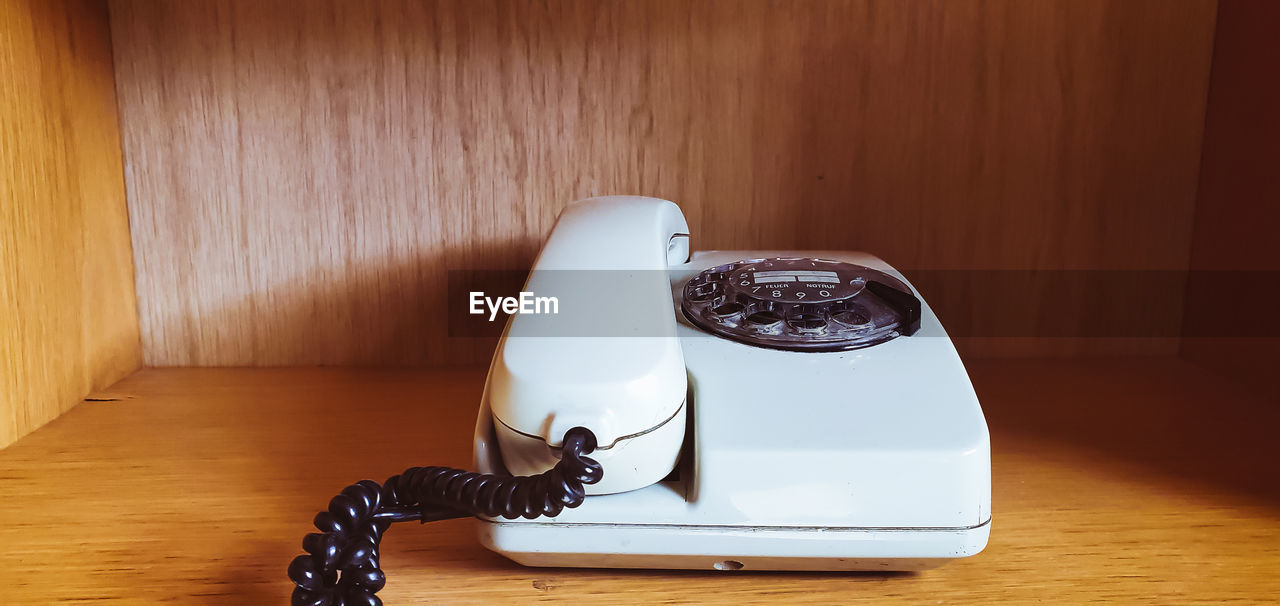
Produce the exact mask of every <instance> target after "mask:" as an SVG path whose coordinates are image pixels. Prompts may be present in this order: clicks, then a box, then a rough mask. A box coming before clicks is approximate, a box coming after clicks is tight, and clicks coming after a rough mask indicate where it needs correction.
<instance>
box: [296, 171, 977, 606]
mask: <svg viewBox="0 0 1280 606" xmlns="http://www.w3.org/2000/svg"><path fill="white" fill-rule="evenodd" d="M523 292H527V293H528V294H529V295H530V297H537V298H538V299H539V300H540V301H548V302H550V301H555V302H556V303H557V305H555V306H554V308H553V309H554V311H550V310H549V309H543V310H541V311H542V313H537V312H538V310H537V309H536V308H535V309H534V312H535V313H513V314H512V315H511V316H510V318H509V320H508V322H507V325H506V328H505V331H504V333H503V336H502V339H501V341H500V343H499V345H498V348H497V351H496V353H495V354H494V357H493V361H492V364H491V366H490V370H489V378H488V381H487V383H486V386H485V391H484V396H483V398H482V402H481V406H480V412H479V415H478V418H477V423H476V433H475V448H474V453H475V466H476V468H477V469H478V471H474V472H473V471H464V470H459V469H452V468H446V467H414V468H410V469H407V470H405V472H403V473H401V474H399V475H396V476H393V477H391V478H390V479H388V480H387V481H386V482H384V483H382V484H378V483H376V482H373V481H370V480H364V481H361V482H358V483H356V484H353V485H351V486H349V487H347V488H346V489H345V490H343V491H342V493H341V494H339V495H338V496H336V497H334V498H333V500H331V501H330V503H329V507H328V509H327V510H326V511H322V512H320V513H319V514H317V516H316V518H315V521H314V522H315V526H316V527H317V528H318V529H319V531H320V532H317V533H312V534H309V535H307V537H306V538H305V539H304V541H303V548H304V550H305V551H306V552H307V553H306V554H304V555H300V556H298V557H297V558H295V559H294V561H293V562H292V563H291V564H290V566H289V576H290V578H291V579H292V580H293V582H294V583H295V585H296V589H295V590H294V594H293V603H294V604H348V605H350V604H380V603H381V601H380V600H379V599H378V598H377V596H376V595H375V593H376V592H377V591H378V589H380V588H381V587H382V586H383V584H384V583H385V581H386V578H385V575H384V574H383V572H382V570H381V569H380V563H379V557H378V544H379V542H380V540H381V538H382V534H383V533H384V532H385V531H386V529H387V528H388V527H389V526H390V525H391V524H392V523H394V522H399V521H407V520H420V521H432V520H440V519H447V518H456V517H475V518H476V519H477V528H478V533H479V539H480V541H481V542H482V543H483V544H484V545H485V546H486V547H488V548H490V549H493V550H494V551H497V552H499V553H502V554H503V555H505V556H507V557H509V558H511V559H513V560H515V561H517V562H519V563H521V564H526V565H531V566H583V567H619V568H667V569H671V568H683V569H715V570H832V571H846V570H880V571H886V570H921V569H925V568H930V567H933V566H937V565H940V564H942V563H944V562H946V561H949V560H952V559H956V558H960V557H966V556H970V555H973V554H976V553H978V552H979V551H981V550H982V549H983V548H984V547H985V546H986V543H987V538H988V534H989V531H990V522H991V471H990V439H989V436H988V432H987V426H986V421H985V419H984V417H983V414H982V409H981V407H980V406H979V404H978V399H977V397H976V395H975V394H974V391H973V387H972V385H971V384H970V381H969V377H968V374H967V373H966V372H965V369H964V366H963V364H962V363H961V361H960V358H959V356H958V354H957V353H956V350H955V347H954V346H953V345H952V343H951V340H950V339H949V338H948V337H947V333H946V332H945V331H944V330H943V328H942V326H941V325H940V324H939V322H938V319H937V317H936V316H934V314H933V312H932V311H931V310H930V309H929V307H928V306H927V305H926V304H925V303H924V301H923V300H921V298H920V295H919V294H918V293H917V292H916V291H915V290H914V289H913V288H912V287H911V285H910V284H909V283H908V282H907V280H906V279H905V278H904V277H903V276H901V275H900V274H899V273H898V272H897V271H895V270H894V269H893V268H892V267H890V266H889V265H888V264H886V263H885V262H883V261H881V260H880V259H878V258H876V257H873V256H870V255H867V254H864V253H853V252H825V251H824V252H792V251H752V252H742V251H706V252H695V253H693V254H692V255H691V254H690V243H689V229H688V226H687V224H686V223H685V219H684V216H683V215H682V213H681V212H680V209H679V207H677V206H676V205H675V204H673V203H671V202H668V201H665V200H658V199H654V198H644V197H636V196H609V197H601V198H591V199H587V200H583V201H580V202H577V203H574V204H572V205H570V206H569V207H568V208H567V209H566V210H565V211H564V212H563V213H562V214H561V216H560V218H559V220H558V222H557V223H556V226H555V228H554V230H553V231H552V233H551V236H550V238H549V239H548V240H547V242H546V245H545V246H544V247H543V249H542V252H541V253H540V254H539V256H538V259H537V261H536V262H535V264H534V267H533V271H532V272H531V273H530V276H529V279H528V281H527V282H526V284H525V288H524V291H523ZM548 308H551V306H548Z"/></svg>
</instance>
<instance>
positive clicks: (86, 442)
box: [0, 359, 1280, 604]
mask: <svg viewBox="0 0 1280 606" xmlns="http://www.w3.org/2000/svg"><path fill="white" fill-rule="evenodd" d="M970 369H971V373H972V375H973V378H974V382H975V384H976V385H977V388H978V393H979V396H980V397H981V399H982V401H983V405H984V407H985V409H986V411H987V415H988V418H989V422H990V425H991V430H992V441H993V450H994V455H993V461H992V466H993V474H994V500H995V502H994V510H995V519H994V526H993V529H992V538H991V543H990V545H989V546H988V547H987V550H986V551H985V552H983V553H982V554H981V555H979V556H977V557H974V558H970V559H968V560H965V561H962V562H957V563H954V564H950V565H948V566H945V567H943V568H941V569H938V570H934V571H929V572H925V573H920V574H808V573H805V574H783V573H749V572H745V573H743V572H739V573H716V572H711V571H708V572H664V571H617V570H577V569H535V568H524V567H521V566H519V565H516V564H514V563H511V562H509V561H507V560H505V559H503V558H502V557H500V556H498V555H495V554H492V553H490V552H488V551H486V550H485V549H484V548H482V547H481V546H480V545H479V544H478V543H477V542H476V540H475V539H474V537H473V531H472V527H471V526H472V522H470V521H468V520H455V521H450V522H443V523H439V524H435V525H432V526H430V527H429V528H422V527H418V526H414V525H404V526H402V527H396V528H393V529H392V531H391V533H390V534H389V535H388V538H387V540H386V541H384V543H383V545H384V558H383V563H384V565H385V568H386V569H387V572H388V575H389V577H390V581H389V583H388V586H387V588H386V589H385V590H383V592H382V594H381V595H382V596H383V597H384V599H385V600H386V601H387V603H389V604H406V603H420V602H423V601H424V600H427V599H431V598H435V599H436V600H438V602H439V603H458V602H468V601H470V602H476V603H491V602H493V601H495V600H508V601H517V600H518V601H522V602H529V601H535V600H549V601H561V600H566V601H567V600H583V601H588V600H589V601H594V602H601V603H620V602H628V603H635V602H661V601H680V602H685V601H690V602H722V603H747V602H752V601H768V602H776V601H778V600H779V599H785V600H787V601H796V602H813V603H833V602H837V601H838V602H843V603H848V602H858V601H867V602H876V603H883V602H892V601H904V602H920V601H923V600H930V601H942V602H951V601H964V602H978V601H984V602H985V601H993V600H1011V601H1018V602H1030V601H1049V602H1055V601H1066V602H1074V603H1078V602H1083V601H1085V600H1089V599H1112V600H1117V601H1122V602H1123V601H1132V600H1136V599H1154V600H1157V601H1160V602H1179V603H1183V602H1188V601H1215V602H1216V601H1226V600H1229V599H1244V600H1263V599H1267V598H1266V596H1272V597H1274V596H1276V595H1280V524H1277V518H1280V472H1277V469H1276V467H1275V465H1274V464H1275V462H1276V461H1277V460H1278V459H1280V457H1277V454H1280V447H1277V441H1276V440H1275V439H1274V435H1273V434H1274V432H1275V430H1276V428H1277V427H1280V423H1278V421H1280V407H1278V406H1276V405H1275V402H1272V401H1268V400H1264V399H1261V398H1258V397H1256V396H1254V395H1251V394H1250V393H1248V392H1245V391H1242V390H1240V389H1239V388H1237V387H1235V386H1234V385H1233V384H1231V383H1228V382H1225V381H1223V380H1222V379H1220V378H1218V377H1217V376H1215V375H1213V374H1211V373H1208V372H1206V371H1203V370H1200V369H1199V368H1197V367H1195V366H1192V365H1190V364H1188V363H1186V362H1182V361H1179V360H1175V359H1110V360H985V361H977V362H974V363H971V364H970ZM483 380H484V373H483V370H482V369H470V368H468V369H454V370H354V369H339V368H326V369H261V370H246V369H149V370H142V371H140V372H138V373H136V374H134V375H133V376H131V377H129V378H127V379H125V380H124V381H122V382H120V383H118V384H117V385H115V386H114V387H112V388H111V389H110V390H109V393H103V394H97V395H95V396H92V397H91V399H90V400H88V401H85V402H83V403H81V404H80V405H79V406H77V407H76V408H74V409H73V410H72V411H70V412H69V413H68V414H66V415H64V416H62V417H61V418H59V419H57V420H55V421H54V422H52V423H51V424H49V425H48V426H46V427H44V428H42V429H40V430H38V431H36V432H35V433H33V434H31V435H29V436H27V437H26V438H23V439H22V440H20V441H19V442H18V443H17V444H15V445H13V446H11V447H10V448H8V449H6V450H4V451H0V494H3V495H4V498H3V499H0V524H2V526H0V543H2V544H3V545H4V546H5V548H4V549H3V550H0V586H3V587H4V588H5V589H4V590H3V597H4V600H3V601H6V602H10V603H47V602H52V601H55V600H88V599H119V598H135V599H139V600H145V601H148V602H154V601H158V600H162V599H176V600H178V601H182V602H209V601H213V602H220V603H254V604H266V603H278V604H279V603H285V600H286V596H287V595H288V594H289V591H290V586H289V582H288V580H287V579H286V578H285V575H284V571H285V567H286V565H287V564H288V562H289V560H290V559H291V558H292V557H293V556H294V555H296V554H297V553H299V551H300V548H299V542H300V540H301V538H302V536H303V534H304V533H306V532H308V531H309V526H308V521H309V520H310V518H311V516H312V515H313V514H314V513H315V511H316V510H317V509H318V508H320V507H322V506H323V505H324V504H325V502H326V501H327V499H328V498H329V497H330V496H331V495H332V494H334V493H335V492H337V491H338V490H340V489H341V488H342V487H343V486H344V485H346V484H347V483H349V482H350V481H352V480H355V479H359V478H363V477H372V478H376V479H379V480H381V479H384V478H386V477H387V476H389V475H391V474H393V473H397V472H399V471H400V470H401V469H403V468H404V467H406V466H409V465H412V464H423V463H430V464H449V465H464V466H465V465H467V464H468V462H469V460H470V453H469V450H470V436H471V426H472V422H473V418H474V414H475V409H476V405H477V401H478V398H479V395H480V389H481V386H482V384H483Z"/></svg>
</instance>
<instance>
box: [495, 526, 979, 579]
mask: <svg viewBox="0 0 1280 606" xmlns="http://www.w3.org/2000/svg"><path fill="white" fill-rule="evenodd" d="M477 524H478V526H479V536H480V541H481V543H483V544H484V545H485V547H488V548H489V549H492V550H494V551H496V552H498V553H501V554H502V555H504V556H506V557H508V558H510V559H512V560H514V561H516V562H517V563H520V564H523V565H525V566H539V567H574V568H648V569H681V570H777V571H787V570H790V571H849V572H852V571H880V572H889V571H917V570H928V569H930V568H936V567H938V566H941V565H943V564H945V563H947V562H950V561H951V560H953V559H956V558H960V557H965V556H969V555H974V554H976V553H978V552H979V551H981V550H982V548H983V546H985V545H986V543H987V537H988V534H989V533H990V531H991V523H990V520H988V521H987V523H984V524H982V525H980V526H976V527H973V528H966V529H833V528H793V529H778V528H750V527H732V526H729V527H720V528H717V527H711V526H701V527H693V526H681V525H670V526H652V525H639V524H613V525H610V524H560V523H555V522H547V523H541V522H527V521H521V522H499V521H492V520H486V519H481V520H479V521H478V522H477ZM548 549H554V551H548ZM842 553H843V554H848V553H857V554H858V557H842V556H841V555H840V554H842ZM941 554H945V555H941Z"/></svg>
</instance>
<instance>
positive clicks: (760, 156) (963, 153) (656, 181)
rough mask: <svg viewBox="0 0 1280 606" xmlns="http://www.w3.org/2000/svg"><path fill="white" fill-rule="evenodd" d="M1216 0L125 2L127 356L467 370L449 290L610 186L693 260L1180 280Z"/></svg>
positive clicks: (984, 298)
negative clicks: (1169, 273) (134, 321)
mask: <svg viewBox="0 0 1280 606" xmlns="http://www.w3.org/2000/svg"><path fill="white" fill-rule="evenodd" d="M1215 6H1216V5H1215V3H1214V2H1213V1H1211V0H1199V1H1197V0H1181V1H1179V2H1172V3H1171V2H1165V1H1164V0H1143V1H1139V0H1114V1H1082V0H1044V1H1038V2H1020V1H1017V0H1005V1H995V2H977V1H950V2H941V1H935V2H892V1H886V2H862V1H841V2H825V1H816V0H815V1H809V2H800V1H796V2H773V3H766V2H693V3H688V2H683V1H669V2H628V3H621V2H609V3H604V2H590V1H583V2H549V3H532V2H461V1H459V2H438V3H418V2H380V3H373V2H369V3H364V2H340V1H337V0H324V1H317V2H307V3H298V2H262V1H258V0H252V1H243V2H230V1H190V2H164V1H142V0H132V1H131V0H120V1H116V2H113V3H112V4H111V24H112V34H113V42H114V51H115V64H116V76H117V87H118V91H119V97H120V105H121V121H122V128H123V134H124V149H125V158H126V166H125V174H126V182H127V184H128V190H129V201H130V212H131V218H132V222H133V227H134V229H133V238H134V247H135V250H136V253H137V254H136V261H137V268H138V274H137V276H138V294H139V305H140V316H141V324H142V331H143V341H144V352H145V359H146V362H147V364H149V365H294V364H375V365H386V364H393V365H404V364H423V363H429V364H439V363H458V362H467V361H471V362H482V361H484V360H485V359H487V357H488V355H489V351H490V347H491V343H488V342H472V341H467V340H450V339H448V338H446V337H445V336H444V335H445V334H446V333H447V327H446V326H445V325H444V322H443V321H442V317H443V314H442V313H440V310H442V309H444V302H445V297H446V296H447V293H446V288H445V283H446V282H445V280H446V278H445V274H446V271H447V270H449V269H473V268H479V269H503V268H521V267H527V266H528V264H529V263H530V262H531V260H532V258H533V255H534V254H535V252H536V250H537V248H538V247H539V245H540V244H541V242H542V240H543V238H544V237H545V235H546V233H547V232H548V230H549V229H550V228H551V225H552V222H553V220H554V218H555V216H556V215H557V213H558V211H559V209H560V208H561V207H562V205H563V204H565V203H566V202H568V201H570V200H574V199H576V198H580V197H585V196H589V195H597V194H607V193H635V194H646V195H653V196H659V197H664V198H668V199H672V200H676V201H677V202H679V203H681V204H682V205H683V206H684V209H685V212H686V214H687V215H688V217H689V220H690V223H691V224H692V228H693V232H694V234H695V246H697V247H699V248H702V249H708V248H722V249H723V248H747V249H762V248H796V247H800V248H829V249H837V250H839V249H860V250H866V251H869V252H873V253H875V254H878V255H881V256H882V257H884V258H885V259H887V260H888V261H890V262H891V263H894V264H895V265H897V266H899V267H902V268H907V269H911V268H917V269H918V268H928V269H936V268H953V269H972V268H1035V269H1046V268H1048V269H1053V268H1068V269H1081V268H1083V269H1092V268H1112V269H1153V268H1154V269H1174V270H1181V269H1185V267H1186V260H1187V255H1188V247H1189V242H1190V234H1191V221H1192V213H1193V203H1194V197H1195V187H1196V174H1197V168H1198V162H1199V148H1200V134H1201V127H1202V124H1203V121H1204V101H1205V95H1206V89H1207V83H1208V78H1209V63H1210V55H1211V47H1212V34H1213V23H1214V14H1215ZM1049 291H1050V292H1047V293H1045V294H1043V295H1041V296H1040V298H1039V299H1038V300H1034V301H1031V302H1030V303H1029V305H1030V308H1032V309H1039V307H1038V306H1040V305H1046V304H1050V303H1054V302H1055V301H1057V300H1058V297H1059V295H1060V293H1059V292H1054V291H1053V289H1049ZM953 294H954V293H953ZM950 298H952V299H957V300H963V301H964V304H963V305H961V307H960V311H957V312H955V313H954V314H952V315H959V316H961V317H962V318H963V319H965V320H966V321H967V317H966V314H967V311H965V310H968V309H977V310H985V311H984V313H988V314H997V313H999V312H997V311H992V310H994V309H995V308H994V307H993V306H992V305H988V304H990V303H993V302H997V301H999V300H1000V299H999V295H998V294H994V293H992V292H990V291H988V290H985V289H973V288H970V290H968V291H961V294H958V295H955V296H954V297H950ZM1181 305H1182V293H1181V291H1180V290H1179V291H1178V292H1176V293H1174V294H1173V295H1171V296H1170V297H1169V300H1168V301H1166V302H1165V304H1164V305H1161V306H1159V308H1160V309H1164V310H1168V311H1169V312H1170V313H1173V314H1174V315H1175V316H1176V315H1177V314H1179V313H1180V309H1181ZM1065 312H1067V313H1070V314H1073V316H1074V317H1077V318H1084V317H1087V316H1088V314H1089V313H1092V312H1090V311H1081V310H1080V309H1068V310H1065ZM939 313H940V314H941V315H942V317H943V319H944V320H946V319H947V318H948V314H949V313H951V312H949V310H947V309H940V310H939ZM1044 313H1045V315H1052V314H1054V313H1057V312H1056V311H1053V310H1047V311H1045V312H1044ZM981 319H982V318H979V319H978V320H979V322H978V324H979V325H980V324H981V321H980V320H981ZM1030 336H1035V335H1030ZM1175 336H1176V334H1175ZM1114 345H1115V343H1112V342H1110V341H1107V340H1103V339H1083V340H1070V339H1065V340H1055V341H1053V342H1052V343H1049V344H1048V347H1049V349H1051V350H1055V351H1057V353H1073V352H1080V351H1088V350H1090V349H1095V348H1097V347H1103V348H1109V347H1112V346H1114ZM982 346H983V344H982V343H978V344H977V345H974V348H971V349H970V351H975V352H979V353H981V352H982V351H985V350H983V349H982ZM1126 347H1127V346H1126ZM1176 347H1177V345H1176V339H1174V340H1172V341H1166V342H1162V343H1157V344H1156V348H1157V349H1159V350H1160V351H1167V352H1169V353H1173V352H1174V351H1176ZM1139 349H1141V348H1139Z"/></svg>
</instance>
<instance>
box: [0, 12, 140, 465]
mask: <svg viewBox="0 0 1280 606" xmlns="http://www.w3.org/2000/svg"><path fill="white" fill-rule="evenodd" d="M117 124H118V122H117V114H116V101H115V83H114V81H113V79H112V65H111V39H110V31H109V28H108V26H107V11H106V5H105V3H103V2H92V1H80V2H77V1H51V2H46V1H44V0H29V1H28V0H14V1H11V2H9V1H7V2H3V3H0V448H2V447H4V446H6V445H8V444H10V443H11V442H13V441H14V440H16V439H17V438H18V437H20V436H22V435H24V434H26V433H27V432H29V431H31V430H33V429H35V428H37V427H39V426H40V425H43V424H44V423H46V422H48V421H49V420H51V419H53V418H54V417H56V416H58V415H59V414H61V413H62V412H63V411H66V410H67V409H69V408H71V407H72V406H74V405H75V404H76V403H77V402H79V401H80V399H81V398H83V397H84V396H85V394H87V393H89V392H90V391H92V390H94V389H99V388H102V387H105V386H107V385H109V384H111V383H114V382H116V381H118V380H120V378H122V377H124V376H125V375H126V374H128V373H129V372H131V371H133V370H134V369H136V368H137V367H138V365H139V363H140V361H141V343H140V341H139V336H138V317H137V311H136V307H135V303H134V289H133V263H132V259H131V256H130V242H129V223H128V215H127V210H126V205H125V194H124V176H123V175H124V173H123V167H122V165H121V159H120V132H119V128H118V126H117Z"/></svg>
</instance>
